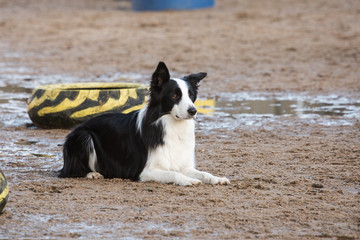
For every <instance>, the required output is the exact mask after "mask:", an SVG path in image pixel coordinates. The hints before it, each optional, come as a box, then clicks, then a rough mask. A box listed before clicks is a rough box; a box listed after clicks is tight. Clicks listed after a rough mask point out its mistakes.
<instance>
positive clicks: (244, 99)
mask: <svg viewBox="0 0 360 240" xmlns="http://www.w3.org/2000/svg"><path fill="white" fill-rule="evenodd" d="M203 101H204V104H202V105H201V111H199V112H200V113H202V112H203V113H204V111H203V110H206V111H207V112H206V114H208V115H212V119H211V120H213V121H210V122H209V121H207V119H209V118H208V117H207V116H206V115H199V122H200V126H202V127H203V128H204V129H213V128H231V129H233V128H235V127H239V126H261V125H263V124H265V123H267V122H271V121H277V120H278V119H279V117H296V118H299V119H302V120H304V121H307V123H310V124H311V123H316V124H321V125H329V126H330V125H353V124H354V123H355V122H356V121H358V120H360V99H350V98H346V97H342V96H338V95H325V96H309V95H307V94H306V93H261V92H260V93H235V94H233V93H230V94H226V93H224V94H221V95H220V96H218V97H216V100H213V101H212V102H209V100H203ZM291 119H292V118H291ZM291 119H289V122H290V121H291ZM214 120H215V123H214ZM283 121H284V119H283Z"/></svg>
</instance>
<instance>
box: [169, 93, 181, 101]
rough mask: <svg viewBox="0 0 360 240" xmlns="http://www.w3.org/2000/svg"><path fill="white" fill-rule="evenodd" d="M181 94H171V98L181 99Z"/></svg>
mask: <svg viewBox="0 0 360 240" xmlns="http://www.w3.org/2000/svg"><path fill="white" fill-rule="evenodd" d="M179 97H180V96H179V94H176V93H174V94H173V95H172V96H171V98H172V99H173V100H178V99H179Z"/></svg>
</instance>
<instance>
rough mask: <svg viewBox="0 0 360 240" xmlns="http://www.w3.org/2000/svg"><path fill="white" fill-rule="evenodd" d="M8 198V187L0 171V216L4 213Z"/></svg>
mask: <svg viewBox="0 0 360 240" xmlns="http://www.w3.org/2000/svg"><path fill="white" fill-rule="evenodd" d="M8 198H9V186H8V183H7V181H6V178H5V175H4V173H3V172H2V171H1V169H0V214H1V213H2V212H3V211H4V208H5V205H6V203H7V201H8Z"/></svg>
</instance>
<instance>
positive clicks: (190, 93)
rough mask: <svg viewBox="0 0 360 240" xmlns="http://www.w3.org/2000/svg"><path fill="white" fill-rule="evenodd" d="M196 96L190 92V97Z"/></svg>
mask: <svg viewBox="0 0 360 240" xmlns="http://www.w3.org/2000/svg"><path fill="white" fill-rule="evenodd" d="M193 96H194V94H193V93H192V92H191V91H190V90H189V97H190V98H192V97H193Z"/></svg>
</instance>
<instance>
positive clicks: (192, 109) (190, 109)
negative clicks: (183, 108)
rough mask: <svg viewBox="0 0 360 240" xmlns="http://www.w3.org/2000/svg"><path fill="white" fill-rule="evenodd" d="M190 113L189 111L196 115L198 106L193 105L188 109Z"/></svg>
mask: <svg viewBox="0 0 360 240" xmlns="http://www.w3.org/2000/svg"><path fill="white" fill-rule="evenodd" d="M188 113H189V114H190V115H191V116H194V115H195V114H196V113H197V110H196V108H194V107H191V108H189V109H188Z"/></svg>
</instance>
